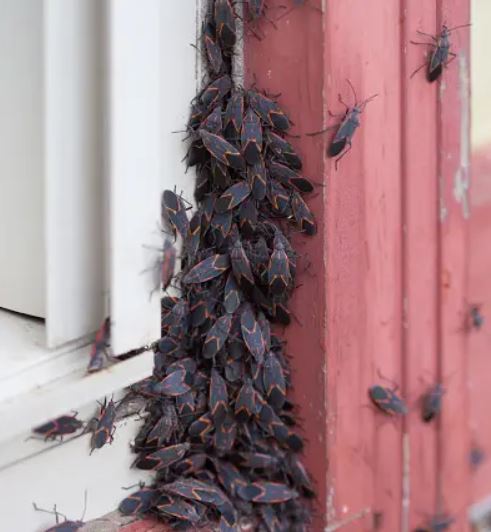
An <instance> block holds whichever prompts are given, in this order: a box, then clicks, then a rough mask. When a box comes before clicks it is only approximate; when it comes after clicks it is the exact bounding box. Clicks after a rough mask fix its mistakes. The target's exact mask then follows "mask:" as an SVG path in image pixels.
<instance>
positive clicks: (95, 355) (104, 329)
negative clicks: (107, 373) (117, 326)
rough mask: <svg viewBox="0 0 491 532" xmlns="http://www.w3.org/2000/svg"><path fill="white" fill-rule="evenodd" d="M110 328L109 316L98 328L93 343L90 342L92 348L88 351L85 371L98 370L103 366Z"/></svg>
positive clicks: (92, 371)
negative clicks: (88, 358)
mask: <svg viewBox="0 0 491 532" xmlns="http://www.w3.org/2000/svg"><path fill="white" fill-rule="evenodd" d="M110 329H111V321H110V319H109V318H106V319H105V320H104V321H103V322H102V325H101V326H100V328H99V330H98V331H97V333H96V335H95V340H94V343H93V344H92V349H91V351H90V360H89V364H88V366H87V371H88V372H89V373H94V372H95V371H99V370H100V369H102V367H103V366H104V358H105V357H106V348H107V346H108V344H109V335H110Z"/></svg>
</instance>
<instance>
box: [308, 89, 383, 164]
mask: <svg viewBox="0 0 491 532" xmlns="http://www.w3.org/2000/svg"><path fill="white" fill-rule="evenodd" d="M346 82H347V83H348V85H349V86H350V88H351V91H352V93H353V97H354V105H353V107H350V106H349V105H348V104H347V103H345V102H344V100H343V98H342V96H341V94H339V95H338V99H339V102H340V103H342V104H343V105H344V106H345V107H346V112H345V114H344V115H343V119H342V121H341V123H340V124H339V126H337V131H336V134H335V135H334V138H333V139H332V141H331V143H330V145H329V147H328V149H327V154H328V155H329V157H336V156H338V155H339V157H337V159H336V160H335V167H336V169H337V168H338V163H339V161H340V160H341V159H342V158H343V157H344V156H345V155H346V154H347V153H348V152H349V151H350V150H351V141H352V139H353V136H354V134H355V132H356V130H357V129H358V127H359V126H360V115H361V114H362V113H363V111H364V110H365V107H366V106H367V104H368V103H369V102H371V101H372V100H373V99H374V98H376V97H377V96H378V94H373V95H372V96H370V97H368V98H367V99H366V100H363V101H362V102H360V103H358V97H357V96H356V91H355V88H354V87H353V84H352V83H351V81H350V80H349V79H347V80H346ZM330 114H331V113H330ZM332 116H336V115H332ZM334 127H336V126H330V127H328V128H325V129H323V130H321V131H316V132H315V133H307V136H310V137H312V136H314V135H319V134H320V133H325V132H326V131H328V130H330V129H333V128H334Z"/></svg>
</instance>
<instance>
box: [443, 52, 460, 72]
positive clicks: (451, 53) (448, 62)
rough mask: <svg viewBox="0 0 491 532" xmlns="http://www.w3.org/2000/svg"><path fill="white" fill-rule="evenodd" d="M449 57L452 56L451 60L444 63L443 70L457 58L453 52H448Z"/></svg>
mask: <svg viewBox="0 0 491 532" xmlns="http://www.w3.org/2000/svg"><path fill="white" fill-rule="evenodd" d="M449 55H451V56H452V59H449V60H448V61H447V62H446V63H445V68H448V65H449V64H450V63H451V62H452V61H453V60H454V59H455V58H456V57H457V54H454V53H453V52H449Z"/></svg>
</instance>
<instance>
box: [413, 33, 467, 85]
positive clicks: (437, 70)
mask: <svg viewBox="0 0 491 532" xmlns="http://www.w3.org/2000/svg"><path fill="white" fill-rule="evenodd" d="M468 26H470V24H462V25H460V26H455V27H453V28H448V27H447V26H445V24H444V25H443V26H442V29H441V31H440V34H439V35H437V36H435V35H430V34H429V33H424V32H422V31H418V33H419V34H420V35H425V36H426V37H430V38H431V39H432V40H433V42H432V43H429V42H416V41H411V43H412V44H424V45H425V46H432V47H433V52H432V54H431V56H430V59H429V61H428V63H423V64H422V65H421V66H419V67H418V68H417V69H416V70H415V71H414V72H413V73H412V74H411V78H412V77H413V76H414V75H415V74H416V73H417V72H419V71H420V70H421V69H422V68H423V67H424V66H425V65H427V70H426V79H427V80H428V81H429V82H430V83H431V82H432V81H436V80H437V79H438V78H439V77H440V76H441V74H442V70H443V67H446V66H447V65H448V64H449V63H450V62H451V61H453V60H454V59H455V58H456V57H457V54H454V53H453V52H451V51H450V34H451V33H452V31H454V30H456V29H459V28H466V27H468ZM449 56H451V59H449Z"/></svg>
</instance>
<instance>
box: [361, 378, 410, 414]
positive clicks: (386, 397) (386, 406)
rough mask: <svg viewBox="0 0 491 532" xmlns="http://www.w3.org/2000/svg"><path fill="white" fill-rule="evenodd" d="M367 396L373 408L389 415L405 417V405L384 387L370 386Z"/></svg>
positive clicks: (391, 391)
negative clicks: (373, 405)
mask: <svg viewBox="0 0 491 532" xmlns="http://www.w3.org/2000/svg"><path fill="white" fill-rule="evenodd" d="M368 395H369V396H370V399H371V400H372V401H373V403H374V404H375V406H376V407H377V408H379V409H380V410H381V411H382V412H384V413H386V414H389V415H406V414H407V406H406V403H405V402H404V401H403V400H402V399H401V398H400V397H399V396H398V395H397V394H396V393H395V391H394V390H390V389H389V388H386V387H385V386H380V385H378V384H376V385H374V386H371V387H370V388H369V390H368Z"/></svg>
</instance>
